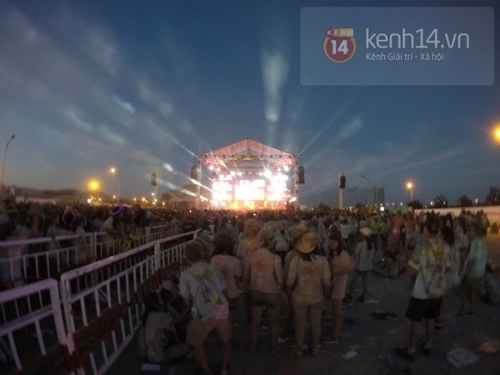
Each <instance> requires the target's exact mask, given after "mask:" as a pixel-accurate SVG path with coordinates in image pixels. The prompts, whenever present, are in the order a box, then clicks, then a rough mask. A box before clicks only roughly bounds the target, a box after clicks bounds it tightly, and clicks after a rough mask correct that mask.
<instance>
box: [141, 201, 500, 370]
mask: <svg viewBox="0 0 500 375" xmlns="http://www.w3.org/2000/svg"><path fill="white" fill-rule="evenodd" d="M185 219H186V221H188V222H189V223H190V225H189V227H190V228H192V227H193V226H194V227H198V228H201V231H200V236H199V237H198V238H197V239H196V240H195V241H193V242H191V243H190V244H188V245H186V262H187V264H188V269H187V270H185V271H184V272H183V273H182V274H181V275H180V278H179V280H169V282H170V283H171V284H172V285H173V284H174V281H176V282H177V283H178V284H179V287H178V292H177V293H178V294H177V297H178V298H182V299H183V300H184V308H183V309H182V313H181V312H178V315H180V316H183V317H185V319H187V320H183V324H187V328H185V330H184V332H185V335H184V338H183V339H184V340H185V343H187V344H188V346H189V347H190V348H191V350H190V351H189V353H191V355H194V357H195V358H196V362H197V364H198V366H199V369H200V373H202V374H210V373H211V368H210V365H209V363H208V361H207V357H206V354H205V351H204V348H203V344H204V342H205V340H206V339H207V336H208V335H209V333H210V331H212V330H215V331H216V332H217V334H218V337H219V342H220V346H221V347H220V355H221V362H220V363H221V364H220V369H219V373H220V374H227V373H228V371H229V359H230V351H231V348H232V347H238V346H240V345H241V342H238V340H237V339H238V338H237V337H235V335H234V330H235V325H236V323H237V322H238V321H239V324H241V325H246V327H247V332H248V340H247V341H246V343H245V344H246V348H247V350H248V352H249V353H253V352H255V351H256V348H257V347H258V346H259V344H262V343H259V340H261V339H260V336H259V335H258V332H259V329H260V327H262V317H263V313H264V312H265V314H266V315H267V320H268V322H267V323H266V324H267V327H266V328H267V329H268V330H269V343H268V347H269V350H270V352H271V354H273V355H278V353H280V351H281V348H282V345H281V344H282V342H283V341H282V339H283V338H290V339H291V341H292V343H293V345H292V346H291V347H292V350H291V353H290V355H292V356H293V357H295V358H297V359H300V358H302V356H303V355H304V349H303V348H304V347H307V348H308V351H309V352H310V354H311V355H316V354H317V353H318V351H319V348H320V345H321V344H323V345H330V344H336V343H338V342H339V341H340V340H341V331H342V321H343V318H342V316H343V309H344V307H345V306H346V305H348V304H349V303H350V302H351V300H353V299H355V298H356V299H357V300H358V301H359V302H360V303H364V302H365V301H366V299H367V298H369V294H370V290H369V286H370V282H369V279H370V278H371V277H376V276H372V275H381V276H383V277H388V278H394V279H398V278H402V277H411V278H413V280H414V281H413V289H412V293H411V296H409V303H408V307H407V311H406V317H407V318H408V319H409V320H410V332H409V342H408V344H407V345H406V346H404V347H401V348H397V350H396V353H397V354H398V355H400V356H402V357H404V358H406V359H408V360H410V361H412V360H414V359H415V356H416V350H417V349H420V350H421V351H422V352H423V353H424V354H425V355H430V352H431V350H432V338H433V333H434V330H435V329H439V328H440V327H442V321H441V320H440V317H441V316H442V314H443V310H444V309H446V308H448V307H447V306H448V305H447V304H443V299H444V298H447V297H446V295H447V293H449V291H450V290H452V289H453V288H455V289H456V290H458V291H459V295H460V306H461V310H460V313H459V317H465V316H468V317H472V316H474V313H475V307H476V303H477V299H478V292H479V291H481V289H482V290H483V293H484V289H485V280H486V276H487V270H488V269H489V270H490V271H491V270H492V269H491V265H489V264H488V263H487V251H488V248H487V242H486V231H487V227H488V221H487V219H486V217H485V216H484V215H482V214H480V213H479V214H470V213H462V215H460V216H459V217H453V216H452V215H446V216H439V215H435V214H433V213H428V214H421V215H414V214H412V213H408V214H401V213H400V212H396V213H384V214H381V213H371V214H370V213H367V214H355V213H352V212H348V211H331V212H303V213H301V212H258V213H229V212H224V211H206V210H205V211H200V212H197V213H193V212H191V213H186V217H185ZM376 252H378V254H380V255H382V261H381V264H377V265H375V264H374V253H376ZM350 275H352V277H349V276H350ZM360 282H361V291H362V292H361V294H360V295H358V296H357V295H355V292H356V291H357V290H359V289H357V287H358V283H360ZM169 285H170V284H169ZM490 289H491V290H490V291H489V293H490V294H491V296H490V300H491V301H493V296H492V295H493V294H494V293H495V290H494V289H495V288H494V287H492V288H490ZM496 293H497V294H498V283H497V286H496ZM328 300H330V301H331V304H330V303H328V304H326V303H325V302H326V301H328ZM327 305H328V306H330V305H331V312H330V311H325V307H326V306H327ZM283 311H286V317H285V318H284V319H280V318H281V314H282V312H283ZM325 313H326V314H329V315H330V316H331V318H332V321H333V327H332V328H331V329H329V330H328V331H326V332H322V320H323V318H324V315H325ZM167 314H168V313H167ZM148 319H149V318H148ZM171 321H172V320H169V319H165V327H164V328H167V329H171ZM422 321H425V328H426V332H425V337H424V339H423V340H422V341H421V342H420V344H419V338H420V337H419V336H420V325H421V322H422ZM174 328H175V326H174ZM308 329H309V330H310V332H309V335H307V334H306V331H307V330H308ZM306 337H309V339H308V340H306ZM306 341H307V343H306ZM165 344H166V346H165V348H164V349H165V350H169V349H168V348H169V347H170V345H171V343H167V342H165ZM175 344H176V345H177V343H175ZM189 353H187V355H189ZM148 358H149V357H148ZM167 358H172V357H171V356H170V357H169V356H167V355H165V356H164V361H162V362H166V361H168V359H167Z"/></svg>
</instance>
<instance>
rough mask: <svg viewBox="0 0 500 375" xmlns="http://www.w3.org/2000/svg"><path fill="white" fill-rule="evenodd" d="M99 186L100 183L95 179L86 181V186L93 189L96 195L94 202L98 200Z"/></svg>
mask: <svg viewBox="0 0 500 375" xmlns="http://www.w3.org/2000/svg"><path fill="white" fill-rule="evenodd" d="M100 186H101V184H100V183H99V181H97V180H90V181H89V183H88V188H89V189H90V191H93V192H95V193H96V196H95V202H96V203H97V202H98V201H99V187H100Z"/></svg>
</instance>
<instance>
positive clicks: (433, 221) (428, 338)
mask: <svg viewBox="0 0 500 375" xmlns="http://www.w3.org/2000/svg"><path fill="white" fill-rule="evenodd" d="M440 226H441V223H440V220H439V218H438V217H437V216H435V215H429V216H428V217H427V220H426V222H425V225H424V236H425V238H424V239H422V240H421V241H420V242H419V243H418V244H417V246H416V248H415V250H414V251H413V253H412V255H411V258H410V261H409V262H408V265H409V266H410V270H411V271H409V272H412V273H414V274H416V279H415V283H414V285H413V289H412V293H411V298H410V302H409V304H408V309H407V310H406V317H407V318H408V319H410V321H411V323H410V333H409V342H408V346H406V347H401V348H397V349H396V354H398V355H399V356H401V357H403V358H405V359H407V360H410V361H413V360H415V358H416V347H417V341H418V337H419V333H420V322H421V321H422V319H425V328H426V329H425V341H424V342H422V343H421V344H420V346H419V348H420V349H421V350H422V352H423V353H424V354H425V355H426V356H430V355H431V346H432V337H433V335H434V328H435V322H434V320H435V319H436V318H437V317H438V316H439V312H440V308H441V303H442V297H443V295H444V294H445V292H446V281H445V270H446V268H449V267H450V265H451V260H450V248H449V246H448V245H447V244H446V243H445V242H444V241H442V239H441V238H440V237H439V236H438V234H439V230H440Z"/></svg>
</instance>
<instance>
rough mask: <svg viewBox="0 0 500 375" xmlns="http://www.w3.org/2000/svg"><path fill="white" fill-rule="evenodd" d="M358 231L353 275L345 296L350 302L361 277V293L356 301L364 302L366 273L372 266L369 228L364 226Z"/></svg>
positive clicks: (366, 289) (366, 286)
mask: <svg viewBox="0 0 500 375" xmlns="http://www.w3.org/2000/svg"><path fill="white" fill-rule="evenodd" d="M359 233H360V235H361V237H360V241H359V242H358V244H357V245H356V248H355V249H354V256H355V261H354V262H355V268H354V276H353V278H352V280H351V285H350V288H349V294H348V295H347V296H346V302H350V301H351V300H352V298H354V292H355V290H356V284H357V282H358V280H359V278H361V280H362V283H363V294H362V295H361V296H359V298H358V301H359V302H361V303H363V302H365V298H366V294H367V293H368V275H369V274H370V272H371V270H372V267H373V265H372V260H373V244H372V242H371V230H370V228H368V227H364V228H361V229H360V230H359Z"/></svg>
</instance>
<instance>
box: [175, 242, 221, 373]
mask: <svg viewBox="0 0 500 375" xmlns="http://www.w3.org/2000/svg"><path fill="white" fill-rule="evenodd" d="M184 251H185V258H186V261H187V263H188V264H189V266H190V267H189V268H188V269H186V270H185V271H183V272H182V273H181V276H180V280H179V290H180V294H181V296H182V297H183V298H184V300H185V301H186V305H187V306H189V307H190V308H191V314H192V317H193V318H192V319H191V321H190V322H189V325H188V328H187V336H186V342H187V343H188V344H189V345H191V346H192V347H193V350H194V354H195V358H196V360H197V362H198V365H199V366H200V368H201V370H202V372H203V374H205V375H207V374H210V366H209V363H208V359H207V356H206V353H205V350H204V349H203V343H204V342H205V340H206V338H207V336H208V334H209V333H210V331H212V330H213V329H216V330H217V334H218V336H219V342H220V345H221V348H220V352H221V370H220V374H221V375H226V374H228V371H229V370H228V361H229V355H230V352H231V323H230V322H229V307H228V302H227V299H226V297H225V296H224V294H223V292H224V290H225V289H226V283H225V282H224V278H223V276H222V274H221V272H220V271H219V269H217V267H215V266H213V265H210V264H208V263H207V262H205V260H204V253H203V249H202V247H201V245H200V244H199V243H197V241H192V242H190V243H188V244H186V246H185V248H184Z"/></svg>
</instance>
